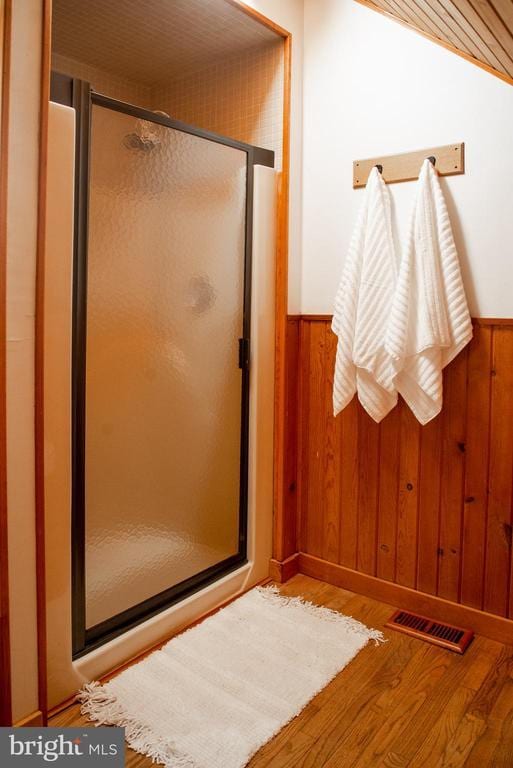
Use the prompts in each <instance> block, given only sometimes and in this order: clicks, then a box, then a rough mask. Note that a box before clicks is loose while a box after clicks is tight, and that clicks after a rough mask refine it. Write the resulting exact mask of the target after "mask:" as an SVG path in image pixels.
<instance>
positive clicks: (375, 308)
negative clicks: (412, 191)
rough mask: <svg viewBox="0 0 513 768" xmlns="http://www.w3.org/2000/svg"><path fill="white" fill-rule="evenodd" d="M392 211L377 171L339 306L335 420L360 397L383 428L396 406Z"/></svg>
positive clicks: (345, 273) (335, 329)
mask: <svg viewBox="0 0 513 768" xmlns="http://www.w3.org/2000/svg"><path fill="white" fill-rule="evenodd" d="M390 207H391V206H390V194H389V191H388V188H387V186H386V184H385V182H384V181H383V179H382V177H381V174H380V173H379V171H378V170H377V168H373V169H372V171H371V172H370V175H369V179H368V182H367V186H366V189H365V199H364V202H363V205H362V208H361V210H360V212H359V215H358V219H357V222H356V227H355V230H354V233H353V236H352V239H351V244H350V246H349V253H348V255H347V259H346V263H345V266H344V270H343V274H342V279H341V281H340V286H339V289H338V292H337V297H336V300H335V313H334V315H333V323H332V329H333V332H334V333H335V334H336V335H337V336H338V342H337V357H336V363H335V375H334V380H333V412H334V415H335V416H336V415H337V414H338V413H339V412H340V411H341V410H342V409H343V408H345V407H346V405H348V403H349V402H350V401H351V399H352V398H353V395H354V394H355V392H358V399H359V400H360V402H361V404H362V405H363V407H364V408H365V410H366V411H367V413H368V414H369V415H370V416H371V417H372V418H373V419H374V421H378V422H379V421H381V419H383V418H384V417H385V416H386V415H387V413H388V412H389V411H390V410H391V409H392V408H393V407H394V405H395V404H396V402H397V393H396V391H395V389H394V385H393V375H392V373H393V371H392V372H391V370H390V367H391V360H390V356H389V355H387V353H386V351H385V348H384V340H385V333H386V325H387V320H388V316H389V314H390V307H391V304H392V299H393V295H394V289H395V284H396V280H397V263H396V255H395V251H394V245H393V238H392V223H391V211H390ZM383 383H385V385H384V386H383V385H382V384H383Z"/></svg>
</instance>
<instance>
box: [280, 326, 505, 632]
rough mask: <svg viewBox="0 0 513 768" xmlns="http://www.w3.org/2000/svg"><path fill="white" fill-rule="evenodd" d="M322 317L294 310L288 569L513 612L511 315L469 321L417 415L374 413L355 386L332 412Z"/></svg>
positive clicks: (392, 596)
mask: <svg viewBox="0 0 513 768" xmlns="http://www.w3.org/2000/svg"><path fill="white" fill-rule="evenodd" d="M330 325H331V318H330V317H328V316H301V317H297V316H294V317H292V316H291V317H289V319H288V338H287V342H288V366H289V367H288V371H287V433H286V447H287V451H286V462H285V478H286V483H285V496H284V499H283V510H282V514H283V518H284V528H285V530H286V531H288V533H287V540H286V541H285V542H283V558H282V560H285V561H286V558H287V557H289V558H290V561H286V562H285V565H284V566H281V568H282V570H284V571H285V572H286V573H291V572H294V571H295V570H297V569H298V568H299V569H300V570H301V571H302V572H304V573H308V574H309V575H313V576H317V577H318V578H324V579H326V580H328V581H330V580H331V581H333V582H334V583H337V584H339V585H342V586H347V587H348V588H349V589H351V588H353V589H356V590H357V589H358V588H361V589H362V590H363V591H365V592H366V593H367V594H372V593H373V591H374V592H375V590H376V589H379V594H376V597H377V598H378V599H381V600H389V601H390V602H394V603H396V604H398V603H399V604H400V605H402V607H410V608H411V609H413V608H415V607H416V609H417V610H419V607H418V606H419V605H422V606H424V610H426V611H427V610H428V609H430V608H432V607H433V606H434V605H435V604H436V605H437V606H438V608H439V609H440V610H437V611H436V612H437V613H438V614H439V615H440V614H441V613H443V614H444V616H446V617H448V616H447V610H448V607H449V609H450V606H451V605H454V606H455V607H456V606H466V607H468V608H471V609H477V611H476V610H474V611H471V612H463V613H462V612H461V610H458V611H456V613H455V612H454V611H453V612H452V613H451V611H450V610H449V614H450V615H452V617H453V620H455V618H454V617H456V618H458V619H459V620H460V621H462V620H464V619H465V618H467V620H470V619H472V618H473V619H474V623H475V619H476V616H477V612H481V611H484V612H486V615H489V614H492V615H493V616H495V617H513V590H512V589H511V585H512V557H511V549H512V489H513V320H511V321H510V320H507V321H505V320H475V321H474V338H473V340H472V342H471V344H470V345H469V346H468V347H467V348H466V349H465V350H464V351H463V352H462V353H461V354H460V355H459V356H458V357H457V358H456V359H455V360H454V361H453V362H452V363H451V364H450V365H449V366H448V367H447V368H446V370H445V372H444V407H443V411H442V413H441V414H440V415H439V416H438V417H437V418H436V419H435V420H433V421H432V422H430V423H429V424H427V425H426V426H424V427H421V426H420V425H419V423H418V422H417V420H416V419H415V417H414V416H413V414H412V413H411V411H410V410H409V408H408V407H407V406H406V405H405V403H404V402H402V401H401V402H400V403H399V405H398V406H397V407H396V408H395V409H394V410H393V411H392V412H391V413H390V414H389V415H388V416H387V417H386V418H385V419H384V420H383V421H382V422H381V424H379V425H378V424H375V423H374V421H372V419H371V418H370V417H369V416H368V415H367V414H366V412H365V411H364V410H363V408H362V407H361V406H360V405H359V403H358V401H357V398H356V397H355V398H354V400H353V401H352V403H351V404H350V405H349V406H348V407H347V408H346V409H345V410H344V411H343V412H342V413H341V414H340V416H339V417H337V418H336V419H334V418H333V415H332V405H331V394H332V381H333V368H334V360H335V351H336V337H335V336H334V335H333V333H332V332H331V328H330ZM295 553H301V554H300V555H299V556H298V557H294V555H295ZM276 569H277V566H275V572H276ZM282 575H285V574H282ZM392 585H395V586H397V587H398V588H400V589H396V590H390V587H391V586H392ZM416 593H420V594H418V599H413V601H412V595H413V596H415V594H416ZM421 595H422V596H433V597H435V598H436V601H433V600H428V602H427V603H426V600H425V599H424V597H422V599H421ZM401 599H404V600H403V603H401V602H400V601H401ZM404 601H405V602H406V603H407V605H405V604H404ZM449 617H450V616H449ZM449 617H448V618H449ZM489 619H490V622H491V623H492V624H493V626H494V627H495V629H497V630H498V628H501V629H500V631H504V628H506V629H507V630H508V634H509V630H510V628H511V638H512V640H513V623H511V624H510V622H509V621H504V619H502V621H500V622H497V621H492V616H490V617H489ZM477 623H478V624H479V625H480V626H481V625H483V624H484V625H486V621H482V620H479V621H478V622H477ZM481 631H483V629H482V628H481ZM483 633H484V634H486V632H483ZM491 634H493V635H495V634H497V633H496V632H495V631H492V633H491Z"/></svg>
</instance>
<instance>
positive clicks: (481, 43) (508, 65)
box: [357, 0, 513, 85]
mask: <svg viewBox="0 0 513 768" xmlns="http://www.w3.org/2000/svg"><path fill="white" fill-rule="evenodd" d="M357 2H359V3H361V4H362V5H366V6H367V7H369V8H372V9H373V10H376V11H379V12H381V13H384V14H386V15H388V16H391V17H392V18H394V19H395V20H397V21H400V22H401V23H403V24H405V25H406V26H408V27H410V28H413V29H415V30H416V31H417V32H420V33H421V34H423V35H425V36H426V37H429V38H430V39H431V40H434V41H435V42H438V43H440V44H441V45H443V46H445V47H446V48H450V49H451V50H452V51H454V52H455V53H458V54H460V55H461V56H463V57H464V58H466V59H468V60H471V61H473V62H474V63H475V64H477V65H479V66H481V67H483V68H484V69H486V70H488V71H489V72H492V74H495V75H497V76H498V77H500V78H501V79H503V80H506V81H507V82H509V83H511V84H512V85H513V0H357Z"/></svg>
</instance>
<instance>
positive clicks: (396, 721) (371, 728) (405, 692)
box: [335, 642, 454, 766]
mask: <svg viewBox="0 0 513 768" xmlns="http://www.w3.org/2000/svg"><path fill="white" fill-rule="evenodd" d="M419 646H420V647H419V650H418V651H417V653H416V654H415V655H414V656H413V658H412V659H411V662H410V664H409V665H408V667H407V668H405V670H404V672H403V673H402V674H401V675H400V677H399V679H398V683H397V686H396V687H395V688H393V689H392V691H391V692H390V693H389V695H388V698H387V700H386V701H385V702H382V707H381V708H380V710H379V711H378V712H371V713H369V715H368V716H367V717H365V718H364V719H363V722H365V723H368V725H367V729H368V734H369V735H370V738H367V739H366V743H365V744H362V745H361V746H362V747H363V749H362V750H361V751H360V753H359V754H357V753H356V750H353V758H352V761H351V762H347V765H348V766H349V765H369V766H370V765H377V764H378V763H379V761H380V760H382V759H383V757H384V756H385V755H386V753H387V751H388V749H389V747H390V745H391V744H392V743H393V742H394V740H395V739H396V738H397V736H398V734H399V733H401V732H402V731H403V730H405V729H406V728H407V727H415V718H416V714H417V712H418V710H419V709H420V707H421V706H422V705H423V703H424V702H425V700H426V699H427V698H428V697H429V696H430V695H431V693H432V691H433V689H435V688H436V686H437V685H438V682H439V681H440V679H441V678H442V676H443V675H444V674H445V672H446V670H447V668H448V667H449V666H450V664H451V663H453V661H454V658H453V657H451V656H450V654H448V653H445V652H444V651H441V650H440V649H439V648H436V647H434V646H429V645H427V644H422V643H420V642H419ZM360 744H361V742H360ZM335 754H336V755H337V754H338V753H335ZM346 759H348V758H346ZM344 765H345V763H344Z"/></svg>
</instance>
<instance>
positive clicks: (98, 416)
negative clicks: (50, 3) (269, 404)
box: [52, 73, 273, 659]
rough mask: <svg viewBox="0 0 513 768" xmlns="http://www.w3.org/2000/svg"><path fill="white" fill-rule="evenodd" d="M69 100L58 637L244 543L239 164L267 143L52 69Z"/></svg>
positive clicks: (182, 588)
mask: <svg viewBox="0 0 513 768" xmlns="http://www.w3.org/2000/svg"><path fill="white" fill-rule="evenodd" d="M52 101H53V102H56V103H58V104H61V105H64V106H67V107H71V108H73V109H74V110H75V116H76V119H75V132H76V133H75V182H74V189H75V202H74V235H73V238H74V242H73V251H74V257H73V302H72V352H71V382H72V386H71V406H72V436H71V444H72V464H71V468H72V471H71V480H72V483H71V498H72V517H71V542H72V543H71V573H72V579H71V598H72V601H71V602H72V610H71V616H72V651H73V657H74V658H76V659H78V658H79V657H81V656H83V655H84V654H86V653H88V652H90V651H91V650H93V649H95V648H99V646H101V645H102V644H104V643H105V642H107V641H109V640H112V639H113V638H115V637H116V636H118V635H120V634H121V633H124V632H126V631H127V630H129V629H131V628H133V627H135V626H136V625H137V624H139V623H140V622H142V621H144V620H146V619H148V618H149V617H151V616H154V615H155V614H157V613H158V612H160V611H162V610H163V609H166V608H168V607H169V606H171V605H173V604H176V603H177V602H178V601H181V600H183V599H184V598H187V597H189V596H191V595H192V594H193V593H194V592H196V591H198V590H201V589H203V588H204V587H205V586H206V585H208V584H211V583H212V582H214V581H216V580H218V579H221V578H223V577H225V576H226V575H227V574H229V573H230V572H232V571H234V569H237V568H240V567H241V565H243V564H244V563H245V562H246V561H247V558H248V552H247V533H248V450H249V448H248V446H249V421H250V387H249V385H250V366H249V361H250V342H251V340H250V336H251V327H252V323H251V297H252V286H251V277H252V246H253V242H254V233H253V218H254V211H253V188H254V171H255V166H267V167H272V166H273V153H272V152H271V151H269V150H264V149H259V148H257V147H253V146H250V145H247V144H244V143H241V142H238V141H234V140H231V139H228V138H225V137H223V136H219V135H216V134H214V133H210V132H208V131H204V130H199V129H197V128H195V127H192V126H189V125H186V124H184V123H180V122H177V121H175V120H173V119H172V118H170V117H169V116H167V115H166V114H165V113H163V112H152V111H148V110H145V109H141V108H139V107H136V106H133V105H129V104H126V103H123V102H120V101H116V100H114V99H112V98H108V97H106V96H103V95H101V94H99V93H96V92H94V91H93V90H92V89H91V87H90V86H89V85H88V84H87V83H85V82H83V81H80V80H77V79H73V78H71V77H68V76H64V75H60V74H57V73H54V74H53V75H52Z"/></svg>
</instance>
